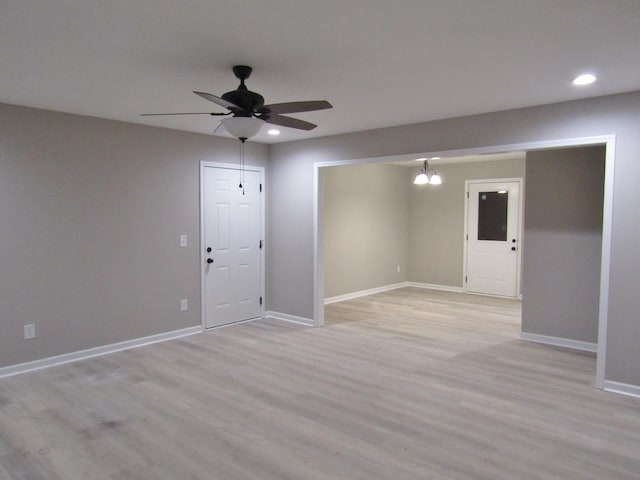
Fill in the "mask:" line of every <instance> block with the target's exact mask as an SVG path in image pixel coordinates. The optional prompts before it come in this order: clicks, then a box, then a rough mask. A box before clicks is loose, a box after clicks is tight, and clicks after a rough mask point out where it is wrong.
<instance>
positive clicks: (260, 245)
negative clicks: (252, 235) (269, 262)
mask: <svg viewBox="0 0 640 480" xmlns="http://www.w3.org/2000/svg"><path fill="white" fill-rule="evenodd" d="M258 246H259V247H260V250H262V240H260V244H259V245H258Z"/></svg>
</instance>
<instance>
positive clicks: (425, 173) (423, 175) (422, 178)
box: [413, 160, 442, 185]
mask: <svg viewBox="0 0 640 480" xmlns="http://www.w3.org/2000/svg"><path fill="white" fill-rule="evenodd" d="M430 172H433V174H432V175H431V176H429V173H430ZM413 184H414V185H427V184H431V185H441V184H442V179H441V178H440V175H438V172H436V171H435V170H433V169H430V168H429V161H428V160H425V161H424V163H423V165H422V168H421V169H420V173H418V175H416V178H415V179H414V180H413Z"/></svg>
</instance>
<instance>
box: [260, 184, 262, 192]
mask: <svg viewBox="0 0 640 480" xmlns="http://www.w3.org/2000/svg"><path fill="white" fill-rule="evenodd" d="M260 193H262V184H260Z"/></svg>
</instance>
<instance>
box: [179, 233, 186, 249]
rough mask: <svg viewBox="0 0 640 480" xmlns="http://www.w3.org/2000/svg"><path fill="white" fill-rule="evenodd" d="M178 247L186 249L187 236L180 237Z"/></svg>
mask: <svg viewBox="0 0 640 480" xmlns="http://www.w3.org/2000/svg"><path fill="white" fill-rule="evenodd" d="M180 246H181V247H186V246H187V236H186V235H180Z"/></svg>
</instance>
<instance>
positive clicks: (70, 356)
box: [0, 325, 203, 378]
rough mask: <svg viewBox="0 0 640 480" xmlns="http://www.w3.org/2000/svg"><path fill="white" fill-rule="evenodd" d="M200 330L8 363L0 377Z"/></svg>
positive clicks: (165, 334)
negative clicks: (30, 360)
mask: <svg viewBox="0 0 640 480" xmlns="http://www.w3.org/2000/svg"><path fill="white" fill-rule="evenodd" d="M202 331H203V330H202V327H201V326H199V325H198V326H195V327H189V328H183V329H180V330H173V331H170V332H164V333H158V334H156V335H150V336H148V337H141V338H134V339H132V340H125V341H124V342H118V343H112V344H109V345H103V346H100V347H94V348H88V349H86V350H78V351H77V352H71V353H64V354H62V355H55V356H53V357H47V358H42V359H40V360H34V361H32V362H25V363H18V364H16V365H9V366H7V367H1V368H0V378H2V377H10V376H12V375H18V374H20V373H27V372H33V371H35V370H42V369H44V368H49V367H55V366H58V365H64V364H65V363H71V362H77V361H79V360H86V359H89V358H93V357H100V356H102V355H107V354H109V353H115V352H120V351H122V350H129V349H131V348H137V347H143V346H145V345H151V344H153V343H158V342H166V341H167V340H175V339H176V338H182V337H187V336H189V335H195V334H198V333H202Z"/></svg>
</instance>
